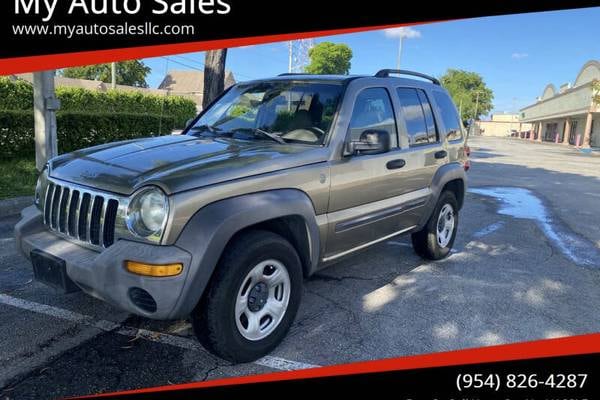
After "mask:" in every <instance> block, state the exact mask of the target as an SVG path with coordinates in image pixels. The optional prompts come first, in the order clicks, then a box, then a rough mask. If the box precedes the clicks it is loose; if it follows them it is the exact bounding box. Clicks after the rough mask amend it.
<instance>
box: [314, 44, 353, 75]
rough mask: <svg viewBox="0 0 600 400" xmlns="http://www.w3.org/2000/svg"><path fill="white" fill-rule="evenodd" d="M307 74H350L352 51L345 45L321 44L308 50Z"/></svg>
mask: <svg viewBox="0 0 600 400" xmlns="http://www.w3.org/2000/svg"><path fill="white" fill-rule="evenodd" d="M308 56H309V57H310V64H309V65H308V66H307V67H306V69H305V70H306V72H307V73H309V74H334V75H338V74H339V75H347V74H348V73H349V72H350V67H351V65H352V64H351V62H350V60H352V49H350V47H348V45H346V44H342V43H341V44H335V43H331V42H322V43H319V44H318V45H316V46H315V47H313V48H312V49H310V50H309V52H308Z"/></svg>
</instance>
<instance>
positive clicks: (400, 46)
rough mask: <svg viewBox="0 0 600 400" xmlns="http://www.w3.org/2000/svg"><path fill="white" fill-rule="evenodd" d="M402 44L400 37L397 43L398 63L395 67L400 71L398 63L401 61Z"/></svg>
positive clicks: (402, 37) (401, 37)
mask: <svg viewBox="0 0 600 400" xmlns="http://www.w3.org/2000/svg"><path fill="white" fill-rule="evenodd" d="M403 44H404V36H400V40H399V43H398V62H397V65H396V68H397V69H400V61H401V60H402V46H403Z"/></svg>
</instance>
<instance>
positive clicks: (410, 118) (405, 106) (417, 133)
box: [396, 88, 437, 147]
mask: <svg viewBox="0 0 600 400" xmlns="http://www.w3.org/2000/svg"><path fill="white" fill-rule="evenodd" d="M396 92H397V93H398V99H399V101H400V104H401V106H402V115H403V117H404V121H405V123H406V130H407V133H408V139H409V144H410V146H411V147H414V146H420V145H424V144H430V143H435V142H437V131H436V127H435V120H434V118H433V113H432V111H431V105H430V104H429V100H428V99H427V95H426V94H425V93H424V92H423V91H422V90H421V89H415V88H397V89H396Z"/></svg>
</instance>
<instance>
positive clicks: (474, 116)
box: [473, 90, 480, 121]
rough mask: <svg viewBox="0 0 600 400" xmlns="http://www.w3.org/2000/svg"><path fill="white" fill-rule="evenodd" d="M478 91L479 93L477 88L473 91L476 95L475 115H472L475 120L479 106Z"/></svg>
mask: <svg viewBox="0 0 600 400" xmlns="http://www.w3.org/2000/svg"><path fill="white" fill-rule="evenodd" d="M479 93H480V91H479V90H478V91H476V92H475V94H476V95H477V97H475V115H473V119H474V120H475V121H477V116H478V114H477V111H478V108H479Z"/></svg>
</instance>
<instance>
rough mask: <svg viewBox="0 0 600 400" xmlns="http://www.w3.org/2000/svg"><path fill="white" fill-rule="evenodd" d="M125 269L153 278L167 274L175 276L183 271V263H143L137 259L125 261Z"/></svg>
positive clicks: (166, 275) (163, 276)
mask: <svg viewBox="0 0 600 400" xmlns="http://www.w3.org/2000/svg"><path fill="white" fill-rule="evenodd" d="M125 269H126V270H127V271H129V272H131V273H132V274H136V275H143V276H152V277H155V278H165V277H168V276H176V275H179V274H180V273H181V271H183V264H181V263H177V264H162V265H154V264H144V263H141V262H137V261H125Z"/></svg>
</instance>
